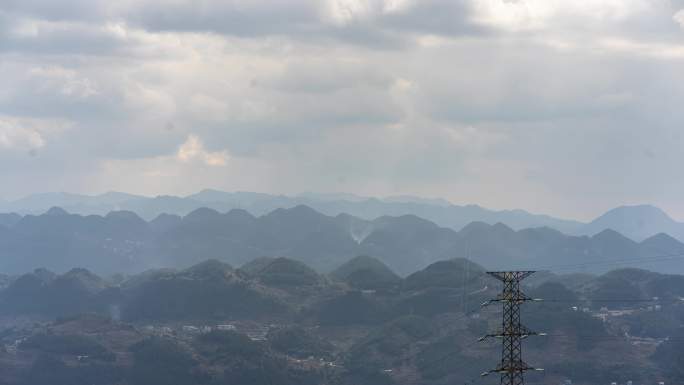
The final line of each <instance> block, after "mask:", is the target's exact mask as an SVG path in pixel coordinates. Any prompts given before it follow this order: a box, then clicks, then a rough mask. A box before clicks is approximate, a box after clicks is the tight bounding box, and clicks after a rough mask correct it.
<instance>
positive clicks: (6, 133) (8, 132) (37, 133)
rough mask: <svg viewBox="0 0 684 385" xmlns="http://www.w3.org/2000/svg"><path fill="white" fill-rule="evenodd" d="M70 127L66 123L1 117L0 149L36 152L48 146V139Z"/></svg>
mask: <svg viewBox="0 0 684 385" xmlns="http://www.w3.org/2000/svg"><path fill="white" fill-rule="evenodd" d="M69 125H70V124H69V123H68V122H65V121H50V120H43V119H30V118H17V117H11V116H2V115H0V148H2V149H5V150H15V151H17V150H19V151H35V150H38V149H41V148H43V147H45V146H46V145H47V143H48V137H50V136H52V135H55V134H58V133H60V132H62V131H64V130H65V129H67V128H68V127H69Z"/></svg>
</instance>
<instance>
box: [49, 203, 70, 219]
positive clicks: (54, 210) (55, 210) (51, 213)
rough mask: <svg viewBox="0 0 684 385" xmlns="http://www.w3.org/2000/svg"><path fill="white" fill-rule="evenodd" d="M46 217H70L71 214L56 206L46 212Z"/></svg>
mask: <svg viewBox="0 0 684 385" xmlns="http://www.w3.org/2000/svg"><path fill="white" fill-rule="evenodd" d="M45 215H49V216H53V217H56V216H62V215H69V213H68V212H67V211H66V210H64V209H63V208H61V207H57V206H54V207H51V208H50V209H49V210H48V211H46V212H45Z"/></svg>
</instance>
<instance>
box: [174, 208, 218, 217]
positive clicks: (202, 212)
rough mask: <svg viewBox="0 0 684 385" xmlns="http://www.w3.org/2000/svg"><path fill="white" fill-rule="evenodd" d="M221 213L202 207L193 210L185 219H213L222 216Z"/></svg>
mask: <svg viewBox="0 0 684 385" xmlns="http://www.w3.org/2000/svg"><path fill="white" fill-rule="evenodd" d="M220 215H221V213H219V212H218V211H216V210H214V209H210V208H207V207H200V208H198V209H195V210H193V211H192V212H190V214H188V215H186V216H185V217H183V219H185V220H195V219H205V218H213V217H218V216H220Z"/></svg>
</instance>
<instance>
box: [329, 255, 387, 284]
mask: <svg viewBox="0 0 684 385" xmlns="http://www.w3.org/2000/svg"><path fill="white" fill-rule="evenodd" d="M330 276H331V277H332V278H333V279H335V280H338V281H342V282H346V283H347V284H349V285H350V286H351V287H353V288H357V289H383V288H389V287H392V286H395V285H397V284H398V283H399V281H400V280H401V279H400V278H399V276H398V275H396V274H395V273H394V272H393V271H392V270H391V269H390V268H389V267H387V265H385V264H384V263H382V262H381V261H380V260H378V259H376V258H373V257H368V256H358V257H355V258H352V259H351V260H349V261H347V262H345V263H344V264H342V265H341V266H340V267H338V268H337V269H335V270H334V271H333V272H331V273H330Z"/></svg>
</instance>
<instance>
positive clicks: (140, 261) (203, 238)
mask: <svg viewBox="0 0 684 385" xmlns="http://www.w3.org/2000/svg"><path fill="white" fill-rule="evenodd" d="M682 253H684V244H682V243H681V242H679V241H678V240H676V239H675V238H673V237H671V236H669V235H666V234H657V235H655V236H652V237H649V238H647V239H645V240H643V241H641V242H636V241H633V240H631V239H629V238H627V237H625V236H623V235H621V234H620V233H618V232H616V231H613V230H604V231H601V232H600V233H598V234H596V235H593V236H573V235H566V234H563V233H561V232H559V231H557V230H554V229H551V228H548V227H538V228H529V229H522V230H514V229H512V228H511V227H509V226H507V225H504V224H502V223H496V224H494V225H490V224H487V223H484V222H471V223H470V224H468V225H466V226H465V227H463V228H462V229H461V230H460V231H455V230H453V229H450V228H446V227H440V226H438V225H437V224H435V223H433V222H430V221H428V220H425V219H422V218H419V217H417V216H415V215H403V216H397V217H392V216H382V217H379V218H376V219H373V220H366V219H362V218H359V217H355V216H351V215H348V214H339V215H336V216H328V215H325V214H322V213H320V212H318V211H316V210H314V209H312V208H310V207H307V206H302V205H300V206H296V207H293V208H289V209H283V208H279V209H276V210H274V211H272V212H270V213H268V214H265V215H262V216H254V215H252V214H250V213H249V212H247V211H245V210H240V209H233V210H230V211H228V212H226V213H221V212H218V211H216V210H213V209H210V208H200V209H196V210H194V211H192V212H190V213H189V214H187V215H185V216H183V217H181V216H178V215H172V214H161V215H159V216H158V217H156V218H154V219H152V220H150V221H146V220H144V219H142V218H140V217H139V216H138V215H136V214H135V213H133V212H130V211H113V212H110V213H108V214H107V215H105V216H99V215H87V216H83V215H78V214H69V213H68V212H67V211H65V210H64V209H61V208H57V207H54V208H51V209H49V210H48V211H47V212H46V213H44V214H41V215H37V216H36V215H25V216H23V217H20V219H19V220H18V221H16V222H15V223H14V224H12V225H9V226H0V272H3V273H11V274H15V273H21V272H25V271H28V270H32V269H34V268H38V267H45V268H48V269H51V270H55V271H58V272H62V271H66V270H67V269H68V268H70V267H72V266H80V267H84V268H87V269H90V270H93V271H95V272H97V273H100V274H112V273H134V272H140V271H143V270H146V269H151V268H162V267H174V268H178V267H187V266H190V265H192V264H195V263H197V262H199V261H202V260H206V259H217V260H220V261H223V262H227V263H230V264H231V265H241V264H243V263H245V262H248V261H251V260H253V259H255V258H258V257H290V258H293V259H296V260H299V261H302V262H305V263H306V264H308V265H309V266H311V267H313V268H315V269H316V270H318V271H320V272H326V273H327V272H329V271H331V270H332V269H333V268H335V267H337V266H339V265H340V264H341V263H342V262H343V261H347V260H349V259H350V258H352V257H354V256H359V255H369V256H373V257H376V258H378V259H379V260H381V261H382V262H383V263H385V264H387V265H388V266H390V268H391V269H392V270H394V271H395V272H397V273H398V274H399V275H406V274H409V273H411V272H413V271H416V270H419V269H422V268H424V267H425V266H428V265H429V264H431V263H433V262H435V261H439V260H444V259H451V258H454V257H468V258H470V259H471V260H473V261H475V262H477V263H479V264H481V265H483V266H485V267H486V268H488V269H510V268H534V269H541V268H545V269H550V270H567V269H575V270H578V269H582V268H583V269H585V270H586V271H587V272H603V271H606V270H608V269H610V268H614V267H616V266H622V265H628V264H629V263H632V264H637V265H638V266H640V267H646V268H649V269H651V270H654V271H667V272H684V266H683V264H682V263H681V258H678V257H677V255H679V254H682ZM664 256H670V257H667V258H663V257H664ZM654 257H657V258H655V259H653V258H654ZM649 259H653V260H649Z"/></svg>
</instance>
